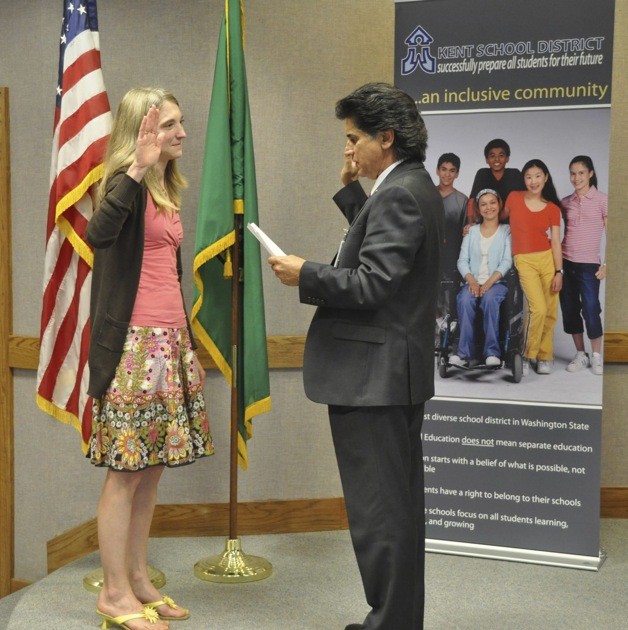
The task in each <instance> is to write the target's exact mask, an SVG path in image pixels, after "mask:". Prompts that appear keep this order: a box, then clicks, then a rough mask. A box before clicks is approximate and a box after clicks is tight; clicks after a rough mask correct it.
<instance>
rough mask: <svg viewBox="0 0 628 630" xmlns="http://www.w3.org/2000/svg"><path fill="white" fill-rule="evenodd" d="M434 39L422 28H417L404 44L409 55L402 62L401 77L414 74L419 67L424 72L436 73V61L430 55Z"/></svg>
mask: <svg viewBox="0 0 628 630" xmlns="http://www.w3.org/2000/svg"><path fill="white" fill-rule="evenodd" d="M433 41H434V38H433V37H432V36H431V35H430V34H429V33H428V32H427V31H426V30H425V29H424V28H423V27H422V26H417V27H416V28H415V29H414V30H413V31H412V33H410V35H409V36H408V37H407V38H406V40H405V42H404V44H406V46H407V47H408V54H407V55H406V56H405V59H403V60H402V61H401V75H402V76H406V75H408V74H412V73H413V72H414V71H415V70H416V69H417V67H419V66H420V67H421V70H423V72H427V73H428V74H434V73H435V72H436V59H435V58H434V57H432V55H431V53H430V44H431V43H432V42H433Z"/></svg>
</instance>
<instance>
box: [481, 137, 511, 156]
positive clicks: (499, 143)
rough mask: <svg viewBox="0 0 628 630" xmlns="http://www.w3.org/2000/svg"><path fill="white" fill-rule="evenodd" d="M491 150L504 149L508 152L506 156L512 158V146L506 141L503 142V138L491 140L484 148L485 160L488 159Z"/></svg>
mask: <svg viewBox="0 0 628 630" xmlns="http://www.w3.org/2000/svg"><path fill="white" fill-rule="evenodd" d="M491 149H504V151H505V152H506V155H507V156H508V157H510V145H509V144H508V143H507V142H506V141H505V140H502V139H501V138H495V140H491V141H490V142H489V143H488V144H487V145H486V146H485V147H484V157H485V158H487V157H488V153H489V151H490V150H491Z"/></svg>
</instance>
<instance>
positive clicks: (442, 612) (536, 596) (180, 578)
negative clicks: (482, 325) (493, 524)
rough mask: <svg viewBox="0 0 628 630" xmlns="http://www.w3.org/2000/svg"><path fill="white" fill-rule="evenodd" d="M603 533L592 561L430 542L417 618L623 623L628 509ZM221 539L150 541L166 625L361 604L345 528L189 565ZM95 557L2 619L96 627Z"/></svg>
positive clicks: (1, 623) (314, 629)
mask: <svg viewBox="0 0 628 630" xmlns="http://www.w3.org/2000/svg"><path fill="white" fill-rule="evenodd" d="M601 539H602V546H603V548H604V549H605V550H606V552H607V554H608V559H607V560H606V562H605V563H604V565H603V566H602V568H601V570H600V571H599V572H591V571H583V570H576V569H560V568H553V567H547V566H538V565H529V564H522V563H513V562H501V561H492V560H484V559H477V558H465V557H459V556H448V555H440V554H428V556H427V569H426V584H427V602H426V616H425V628H426V630H458V629H459V630H480V629H491V630H492V629H499V630H509V629H512V630H515V629H517V630H559V629H561V630H562V629H564V630H621V629H625V628H628V610H627V607H626V602H627V601H628V597H627V595H628V589H627V586H626V585H627V584H628V548H627V546H626V541H627V540H628V520H611V519H605V520H603V521H602V525H601ZM224 545H225V540H224V539H222V538H162V539H152V540H151V541H150V556H151V557H150V561H151V564H152V565H153V566H155V567H158V568H159V569H161V570H162V571H163V572H164V573H165V575H166V579H167V584H166V586H165V587H164V588H163V589H162V592H165V593H167V594H168V595H170V596H171V597H173V598H174V599H175V600H177V601H179V602H180V603H181V604H182V605H184V606H186V607H189V608H191V610H192V617H191V618H190V620H189V621H187V622H182V623H180V624H179V623H172V624H171V627H173V628H177V629H178V628H180V630H206V629H207V630H212V629H215V630H221V629H229V630H245V629H246V630H342V629H343V628H344V627H345V625H346V624H348V623H357V622H360V621H362V620H363V618H364V616H365V614H366V613H367V610H368V609H367V605H366V603H365V601H364V597H363V593H362V588H361V584H360V578H359V575H358V571H357V568H356V565H355V561H354V557H353V551H352V549H351V543H350V540H349V535H348V532H346V531H335V532H322V533H310V534H281V535H274V536H248V537H243V539H242V549H243V551H244V552H245V553H247V554H252V555H257V556H262V557H264V558H266V559H267V560H269V561H270V562H271V563H272V564H273V575H272V576H271V577H269V578H268V579H265V580H262V581H259V582H253V583H248V584H216V583H210V582H204V581H201V580H198V579H197V578H196V577H194V573H193V567H194V564H195V563H196V562H197V561H198V560H200V559H202V558H205V557H207V556H212V555H215V554H218V553H221V552H222V551H223V550H224ZM98 567H99V560H98V555H97V554H92V555H90V556H87V557H86V558H83V559H81V560H78V561H76V562H74V563H72V564H70V565H68V566H66V567H64V568H62V569H60V570H59V571H56V572H55V573H52V574H51V575H49V576H47V577H46V578H45V579H43V580H41V581H39V582H37V583H36V584H33V585H32V586H30V587H28V588H26V589H23V590H21V591H19V592H18V593H15V594H13V595H11V596H9V597H6V598H4V599H2V600H0V628H1V629H6V630H40V629H41V630H44V629H46V630H50V629H52V628H65V629H72V630H74V629H76V630H79V629H85V628H96V627H97V626H98V625H99V620H98V617H97V616H96V614H95V612H94V611H95V608H96V595H95V594H93V593H90V592H88V591H87V590H85V589H84V588H83V584H82V583H83V577H84V576H85V575H86V574H87V573H89V572H90V571H92V570H94V569H96V568H98ZM399 630H402V629H399Z"/></svg>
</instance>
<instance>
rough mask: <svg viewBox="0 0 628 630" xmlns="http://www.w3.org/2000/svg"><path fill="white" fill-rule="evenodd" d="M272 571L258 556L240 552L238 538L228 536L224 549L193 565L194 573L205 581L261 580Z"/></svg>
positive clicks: (237, 582)
mask: <svg viewBox="0 0 628 630" xmlns="http://www.w3.org/2000/svg"><path fill="white" fill-rule="evenodd" d="M272 572H273V565H272V564H271V563H270V562H268V560H265V559H264V558H260V557H259V556H249V555H247V554H245V553H243V552H242V548H241V545H240V539H239V538H228V539H227V545H226V548H225V551H224V552H223V553H222V554H220V555H217V556H209V557H208V558H203V559H202V560H199V561H198V562H197V563H196V564H195V565H194V575H195V576H196V577H197V578H198V579H199V580H205V581H206V582H222V583H223V584H240V583H243V582H256V581H258V580H263V579H265V578H267V577H270V575H271V574H272Z"/></svg>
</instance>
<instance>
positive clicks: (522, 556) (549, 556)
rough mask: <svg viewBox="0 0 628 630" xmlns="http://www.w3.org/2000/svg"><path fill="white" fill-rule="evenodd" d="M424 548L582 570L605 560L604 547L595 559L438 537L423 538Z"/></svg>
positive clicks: (600, 564)
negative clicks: (439, 538)
mask: <svg viewBox="0 0 628 630" xmlns="http://www.w3.org/2000/svg"><path fill="white" fill-rule="evenodd" d="M425 551H427V552H429V553H442V554H447V555H452V556H468V557H473V558H484V559H487V560H506V561H509V562H525V563H527V564H543V565H547V566H552V567H562V568H565V569H584V570H586V571H599V570H600V568H601V567H602V565H603V564H604V561H605V560H606V552H605V551H604V550H603V549H600V554H599V556H598V557H597V558H596V557H595V556H577V555H572V554H565V553H553V552H551V551H536V550H534V549H517V548H515V547H496V546H493V545H476V544H471V543H463V542H454V541H451V540H437V539H434V538H427V539H426V540H425Z"/></svg>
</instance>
